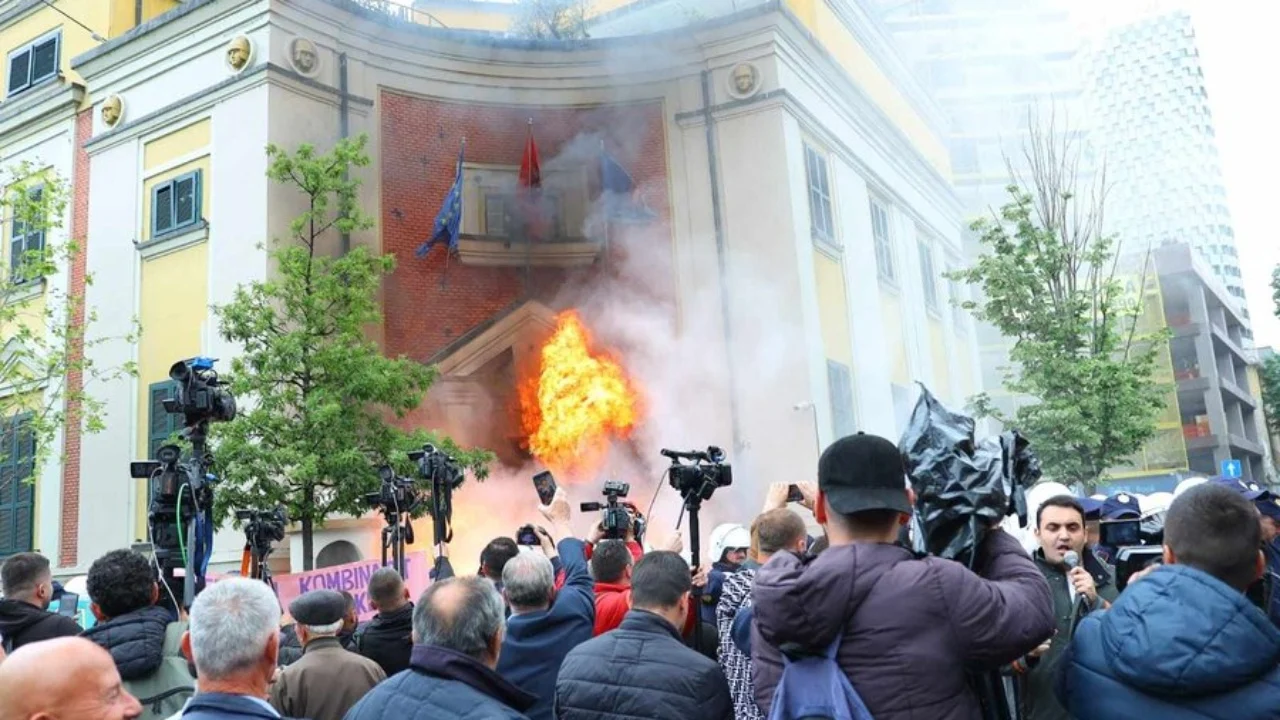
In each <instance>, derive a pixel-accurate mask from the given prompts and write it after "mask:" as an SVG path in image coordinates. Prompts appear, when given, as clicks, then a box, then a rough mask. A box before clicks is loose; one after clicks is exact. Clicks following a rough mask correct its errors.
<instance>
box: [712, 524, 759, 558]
mask: <svg viewBox="0 0 1280 720" xmlns="http://www.w3.org/2000/svg"><path fill="white" fill-rule="evenodd" d="M749 547H751V531H750V530H748V529H747V528H745V527H743V526H742V525H739V524H738V523H724V524H723V525H717V526H716V529H715V530H712V531H711V558H710V559H711V562H720V560H722V559H723V558H724V551H725V550H730V549H732V548H749Z"/></svg>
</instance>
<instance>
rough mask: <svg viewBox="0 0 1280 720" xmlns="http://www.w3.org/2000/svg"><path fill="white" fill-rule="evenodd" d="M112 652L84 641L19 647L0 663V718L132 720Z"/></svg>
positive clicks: (137, 708) (132, 704)
mask: <svg viewBox="0 0 1280 720" xmlns="http://www.w3.org/2000/svg"><path fill="white" fill-rule="evenodd" d="M141 714H142V706H141V705H140V704H138V700H137V698H135V697H133V696H132V695H130V694H129V693H128V692H126V691H125V689H124V686H123V685H121V684H120V673H119V672H117V671H116V664H115V662H114V661H113V660H112V659H111V654H110V653H108V652H107V651H106V650H103V649H102V648H100V647H98V645H97V644H95V643H94V642H93V641H91V640H85V639H84V638H58V639H57V640H46V641H44V642H37V643H31V644H29V645H24V646H22V647H21V648H18V650H16V651H15V652H14V653H13V654H12V655H10V656H9V657H8V658H7V659H5V660H4V662H3V663H0V720H73V719H74V720H136V718H137V717H138V716H139V715H141Z"/></svg>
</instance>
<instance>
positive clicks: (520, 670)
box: [497, 488, 595, 720]
mask: <svg viewBox="0 0 1280 720" xmlns="http://www.w3.org/2000/svg"><path fill="white" fill-rule="evenodd" d="M539 510H540V511H541V512H542V514H543V516H544V517H546V519H547V520H548V521H550V523H551V530H550V534H551V536H552V537H554V538H559V542H558V543H557V547H556V549H557V551H558V553H559V556H560V561H561V562H562V563H563V565H564V569H565V583H564V587H563V588H561V589H560V590H559V591H558V592H557V590H556V587H555V585H556V581H555V570H554V569H553V568H552V565H551V560H550V558H548V557H547V556H546V555H545V554H543V553H539V552H527V553H520V554H519V555H517V556H515V557H513V558H511V559H510V560H508V561H507V563H506V566H505V567H504V568H503V569H502V595H503V597H505V598H506V601H507V604H508V605H509V606H510V607H511V618H510V619H508V620H507V634H506V638H505V639H504V640H503V641H502V652H501V653H500V654H499V656H498V668H497V670H498V674H499V675H501V676H502V677H503V678H504V679H506V680H507V681H508V682H510V683H512V684H513V685H515V686H517V687H519V688H520V689H522V690H524V691H525V692H528V693H531V694H533V695H536V696H537V697H538V701H537V703H535V704H534V706H533V707H532V708H530V709H529V710H527V711H526V713H525V714H526V715H528V716H529V718H531V719H532V720H550V718H551V716H552V714H551V710H552V708H551V703H552V701H553V699H554V697H555V688H556V677H557V676H558V675H559V673H560V664H561V663H562V662H563V661H564V657H565V655H567V654H568V653H569V651H570V650H572V649H573V648H575V647H577V646H578V645H579V644H580V643H583V642H586V641H587V640H590V639H591V628H592V625H593V624H594V623H595V602H594V594H593V592H592V582H591V574H590V573H589V572H588V571H587V557H586V551H585V548H584V546H583V543H582V541H581V540H579V539H577V538H575V537H573V530H572V528H571V527H570V525H569V523H570V509H569V497H568V495H566V494H565V492H564V489H563V488H559V489H557V490H556V494H555V497H554V498H553V499H552V500H551V504H550V505H549V506H542V507H540V508H539Z"/></svg>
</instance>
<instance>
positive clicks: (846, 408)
mask: <svg viewBox="0 0 1280 720" xmlns="http://www.w3.org/2000/svg"><path fill="white" fill-rule="evenodd" d="M827 392H828V393H829V394H830V396H831V429H832V430H833V431H834V434H835V436H836V437H837V438H842V437H845V436H847V435H852V434H853V433H854V431H855V426H854V418H853V377H852V375H851V374H850V371H849V367H848V366H846V365H845V364H844V363H838V362H836V361H834V360H828V361H827Z"/></svg>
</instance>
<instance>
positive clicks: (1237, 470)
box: [1222, 460, 1244, 478]
mask: <svg viewBox="0 0 1280 720" xmlns="http://www.w3.org/2000/svg"><path fill="white" fill-rule="evenodd" d="M1243 472H1244V471H1243V469H1242V468H1241V467H1240V461H1239V460H1223V461H1222V477H1229V478H1238V477H1240V476H1241V475H1242V474H1243Z"/></svg>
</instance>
